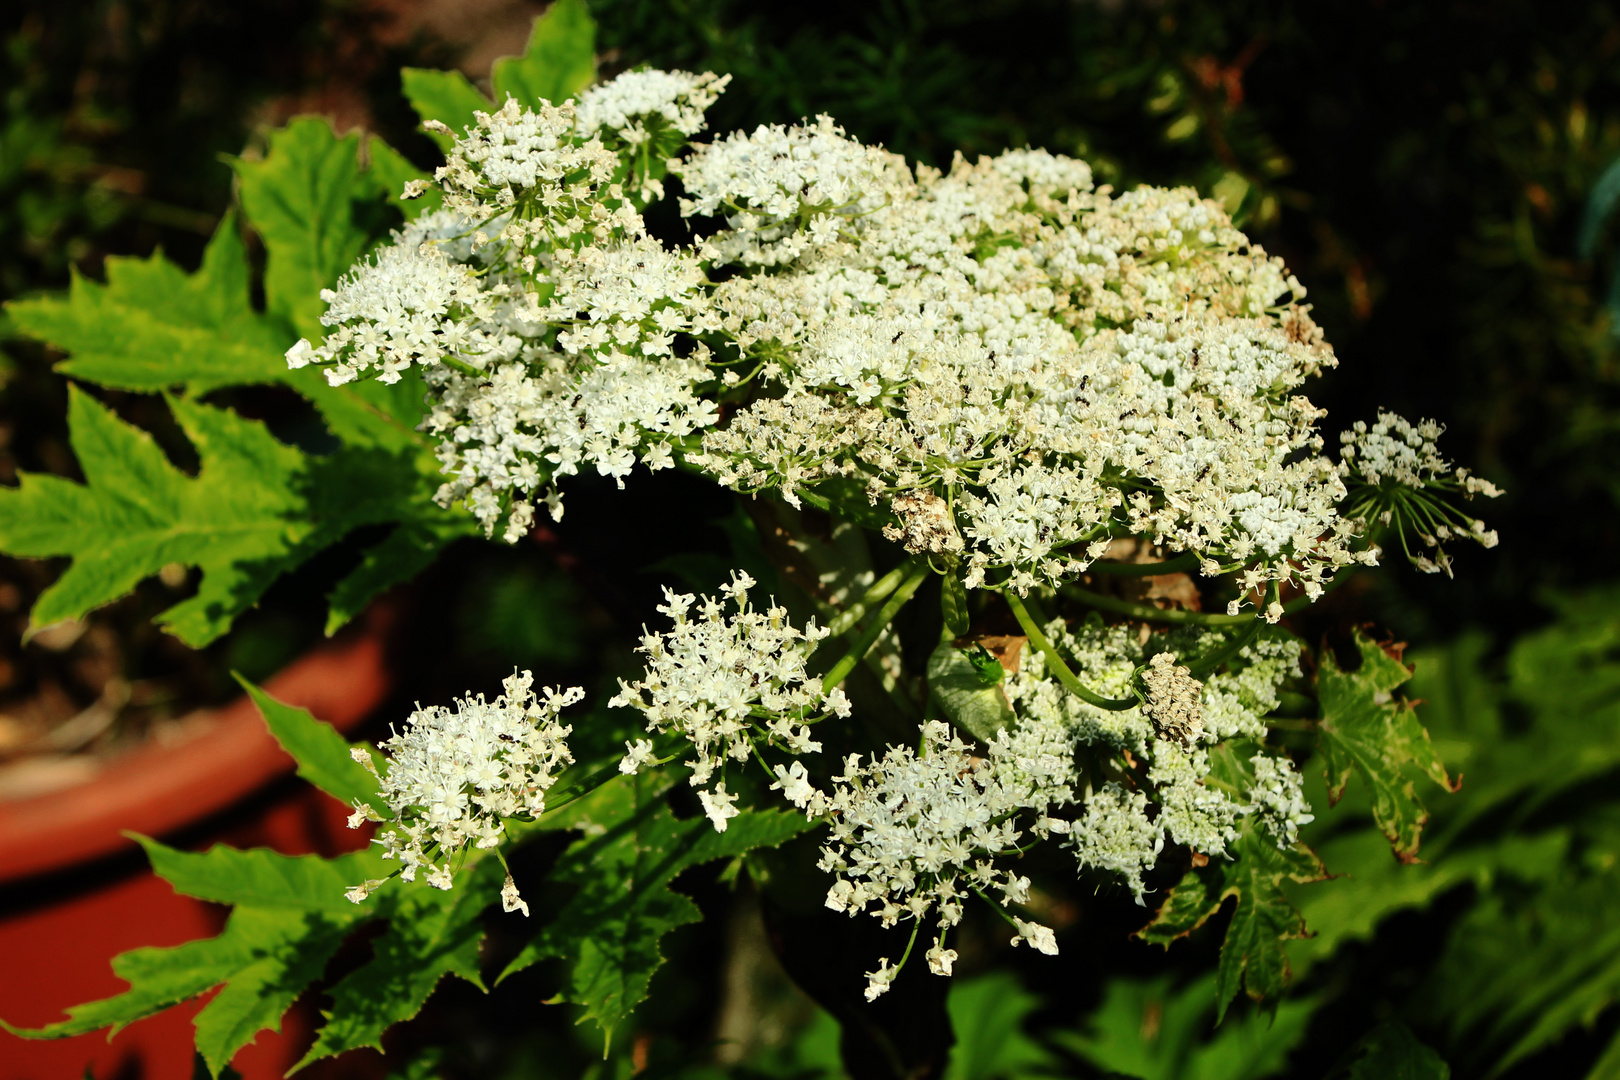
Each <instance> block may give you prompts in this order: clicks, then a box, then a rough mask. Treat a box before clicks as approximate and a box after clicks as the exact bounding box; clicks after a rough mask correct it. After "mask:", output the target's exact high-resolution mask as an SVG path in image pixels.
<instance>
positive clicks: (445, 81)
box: [399, 68, 495, 152]
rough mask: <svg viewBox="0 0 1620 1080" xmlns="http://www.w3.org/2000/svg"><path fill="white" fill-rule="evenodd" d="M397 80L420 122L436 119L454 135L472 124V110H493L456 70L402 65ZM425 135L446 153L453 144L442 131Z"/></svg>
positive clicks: (486, 100) (474, 118) (449, 136)
mask: <svg viewBox="0 0 1620 1080" xmlns="http://www.w3.org/2000/svg"><path fill="white" fill-rule="evenodd" d="M399 83H400V89H401V90H403V91H404V93H405V98H406V100H407V101H409V102H410V103H411V108H413V109H415V110H416V115H417V116H420V117H421V118H422V121H423V122H424V123H426V122H427V121H429V120H437V121H438V122H439V123H441V124H443V125H445V126H446V127H448V128H449V129H450V130H451V131H453V132H455V133H457V134H460V133H462V132H465V131H466V130H467V128H469V127H471V126H472V125H473V124H474V123H476V121H477V118H476V117H475V116H473V113H475V112H494V111H495V104H494V103H493V102H491V101H490V100H489V98H487V97H485V96H484V95H483V94H482V93H480V92H479V90H478V88H477V87H476V86H474V85H473V84H472V83H470V82H468V81H467V76H465V75H463V74H462V73H461V72H459V71H435V70H433V69H431V68H404V69H402V70H401V71H400V73H399ZM428 137H429V138H431V139H432V140H433V141H434V142H436V143H438V144H439V149H440V150H444V151H446V152H448V151H449V149H450V147H451V146H453V145H455V138H454V136H452V135H447V134H445V133H444V132H442V131H430V132H428Z"/></svg>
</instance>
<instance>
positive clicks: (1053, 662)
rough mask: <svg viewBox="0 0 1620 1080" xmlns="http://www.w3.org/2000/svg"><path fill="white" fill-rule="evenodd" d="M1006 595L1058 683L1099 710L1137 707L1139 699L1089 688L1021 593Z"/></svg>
mask: <svg viewBox="0 0 1620 1080" xmlns="http://www.w3.org/2000/svg"><path fill="white" fill-rule="evenodd" d="M1002 596H1004V597H1005V598H1006V600H1007V606H1008V607H1010V608H1012V613H1013V618H1015V619H1017V620H1018V625H1019V626H1021V627H1023V628H1024V636H1025V637H1027V638H1029V643H1030V644H1031V645H1033V646H1035V648H1036V649H1037V650H1038V651H1039V652H1040V654H1041V655H1042V656H1044V657H1046V666H1047V667H1049V668H1051V669H1052V674H1054V675H1056V676H1057V678H1058V682H1060V683H1062V684H1063V686H1064V688H1065V689H1067V690H1068V691H1069V693H1071V694H1073V695H1074V696H1075V697H1078V698H1079V699H1080V700H1081V701H1084V702H1086V703H1088V704H1091V705H1095V706H1096V707H1097V708H1099V709H1107V710H1109V711H1110V712H1123V711H1125V710H1126V709H1134V708H1136V706H1137V701H1136V699H1135V698H1105V697H1103V696H1102V695H1101V694H1098V693H1094V692H1093V691H1091V690H1088V689H1086V687H1085V686H1084V685H1083V684H1082V683H1081V682H1080V679H1079V678H1078V677H1077V676H1076V675H1075V673H1074V672H1072V671H1070V670H1069V665H1068V664H1065V663H1064V662H1063V657H1061V656H1059V655H1058V652H1057V650H1056V649H1055V648H1053V647H1052V642H1051V641H1049V640H1048V639H1047V637H1046V635H1045V634H1044V633H1042V632H1041V628H1040V627H1039V626H1037V625H1036V624H1035V620H1034V619H1032V618H1030V617H1029V609H1027V608H1026V607H1024V602H1023V601H1022V600H1020V599H1019V598H1018V594H1017V593H1015V592H1011V591H1008V592H1005V593H1002Z"/></svg>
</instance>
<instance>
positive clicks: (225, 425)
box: [0, 387, 449, 647]
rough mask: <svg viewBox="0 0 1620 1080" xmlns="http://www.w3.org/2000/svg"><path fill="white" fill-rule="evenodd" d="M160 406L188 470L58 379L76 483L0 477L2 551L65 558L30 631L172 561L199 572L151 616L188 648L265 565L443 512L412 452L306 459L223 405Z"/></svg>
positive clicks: (243, 604)
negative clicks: (195, 463) (182, 443)
mask: <svg viewBox="0 0 1620 1080" xmlns="http://www.w3.org/2000/svg"><path fill="white" fill-rule="evenodd" d="M169 405H170V408H171V409H172V410H173V412H174V415H175V419H176V420H177V421H179V424H180V427H181V430H182V431H184V432H185V434H186V436H187V437H188V438H189V439H190V440H191V442H192V445H193V446H194V447H195V449H196V451H197V456H198V459H199V461H200V463H201V464H200V468H199V470H198V473H197V475H196V476H195V477H190V476H187V475H186V474H185V473H183V472H181V471H180V470H179V469H177V468H175V467H174V466H173V465H172V464H171V463H170V462H169V461H168V459H167V458H165V457H164V455H163V452H162V451H161V450H160V449H159V448H158V446H157V444H156V443H154V442H153V441H152V438H151V436H150V435H148V434H147V433H146V432H144V431H141V430H140V429H138V428H135V427H132V426H130V425H128V424H126V423H124V422H123V421H122V420H120V419H119V418H118V417H117V416H116V415H114V414H113V412H112V411H111V410H110V409H108V408H106V407H105V406H103V405H101V404H100V403H99V402H97V401H96V400H95V399H94V398H92V397H90V396H89V395H88V394H85V393H84V392H82V391H80V390H79V389H77V388H76V387H70V389H69V394H68V422H69V429H70V437H71V442H72V445H73V450H74V452H75V454H77V456H78V459H79V467H80V469H81V470H82V471H83V473H84V476H85V480H86V483H84V484H76V483H73V482H71V481H69V480H65V479H63V478H61V477H57V476H47V475H36V474H23V475H22V476H20V478H19V479H20V482H19V485H18V487H16V488H14V489H0V550H4V551H5V552H6V553H8V554H11V555H18V556H23V557H27V558H48V557H52V556H58V555H68V556H72V558H73V562H72V564H71V565H70V566H69V567H68V569H67V571H66V573H64V574H63V575H62V576H61V578H59V579H58V580H57V582H56V583H55V584H54V585H52V586H51V587H50V588H49V589H47V590H46V591H45V593H44V594H43V595H42V596H41V597H40V598H39V601H38V603H37V604H36V605H35V607H34V610H33V612H32V615H31V630H30V633H32V632H33V631H34V630H37V629H39V628H40V627H43V626H48V625H50V624H52V623H55V622H58V621H60V620H62V619H68V618H78V617H80V616H82V615H84V614H85V613H86V612H88V611H90V610H92V609H93V608H96V607H100V606H101V605H103V604H107V603H110V602H112V601H113V600H116V599H118V598H119V597H121V596H124V595H126V594H128V593H129V591H130V590H131V589H132V588H134V586H135V585H136V584H137V583H138V582H140V581H141V580H142V579H143V578H145V577H148V576H150V575H152V574H155V573H157V572H158V571H159V570H161V569H162V568H163V567H164V566H166V565H168V564H169V563H180V564H182V565H186V566H197V567H201V568H202V570H203V577H202V581H201V584H200V586H199V588H198V591H197V594H196V595H195V596H193V597H191V598H190V599H188V600H184V601H182V602H181V603H179V604H177V605H175V606H174V607H172V608H170V609H169V610H168V611H167V612H165V613H164V614H163V615H161V616H159V618H158V620H157V621H158V622H159V623H161V624H163V625H165V626H167V627H168V629H169V630H170V632H171V633H173V634H174V635H175V636H176V637H178V638H180V639H181V640H182V641H184V642H186V643H187V644H189V645H192V646H194V647H200V646H203V645H206V644H208V643H209V642H210V641H213V640H214V639H215V638H217V637H219V636H220V635H221V634H223V633H224V632H225V631H226V630H228V629H229V628H230V624H231V622H232V620H233V619H234V618H235V617H236V616H237V615H238V614H239V613H241V612H242V611H244V610H246V609H247V608H249V607H251V606H252V605H253V604H255V603H256V602H257V601H258V599H259V597H260V595H262V594H263V592H264V590H265V589H266V588H268V587H269V585H270V583H271V582H272V581H274V580H275V578H276V577H277V576H279V575H280V574H281V573H283V572H285V571H287V570H290V569H292V568H294V567H296V566H298V565H299V564H301V563H302V562H303V561H304V560H305V559H307V558H309V557H310V556H311V555H313V554H314V553H315V552H316V551H318V550H320V549H321V548H324V547H326V546H327V545H329V544H331V543H334V542H335V541H337V540H338V539H340V538H341V537H343V536H344V535H345V534H346V533H348V532H349V531H350V530H351V529H353V528H355V527H357V526H360V525H365V524H372V523H377V522H386V521H391V520H397V519H399V518H401V517H404V518H406V519H407V520H409V519H411V518H412V517H413V516H414V515H416V514H417V513H420V514H422V515H423V517H426V518H427V519H428V520H434V521H442V520H443V518H444V512H443V511H440V510H439V509H438V508H437V507H434V506H433V505H432V504H431V502H430V501H429V500H430V495H429V493H428V491H427V490H426V489H427V487H428V486H429V484H430V481H429V480H428V479H427V478H426V477H425V476H424V475H423V474H422V472H421V470H420V469H419V468H418V466H417V463H416V461H415V459H414V456H413V455H414V453H415V451H414V450H412V451H407V452H394V453H390V452H388V451H386V450H383V449H380V448H378V449H348V450H344V451H341V452H339V453H337V454H332V455H327V456H325V457H320V458H310V457H307V456H306V455H304V454H303V453H302V452H301V451H299V450H296V449H294V448H293V447H290V446H287V445H285V444H283V443H281V442H278V441H277V440H276V439H275V438H274V437H273V436H272V435H271V434H270V433H269V432H268V431H267V430H266V429H265V427H264V425H262V424H260V423H258V422H256V421H251V420H244V419H242V418H241V417H239V416H237V415H236V414H235V413H233V412H230V411H228V410H225V409H215V408H211V407H209V406H205V405H199V404H196V403H194V402H191V401H188V400H186V399H183V398H171V399H170V400H169ZM448 531H449V530H446V529H444V528H442V527H441V528H440V529H439V531H438V532H436V533H432V534H431V535H433V536H439V537H443V536H445V535H446V534H447V532H448ZM350 602H352V597H351V598H350Z"/></svg>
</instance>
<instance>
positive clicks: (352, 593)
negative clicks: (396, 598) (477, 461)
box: [326, 507, 483, 635]
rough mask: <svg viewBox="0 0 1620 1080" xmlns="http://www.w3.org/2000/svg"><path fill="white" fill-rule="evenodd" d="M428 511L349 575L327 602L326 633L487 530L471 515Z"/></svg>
mask: <svg viewBox="0 0 1620 1080" xmlns="http://www.w3.org/2000/svg"><path fill="white" fill-rule="evenodd" d="M435 509H437V508H436V507H424V508H423V512H422V514H421V516H420V517H417V518H415V519H414V520H410V521H402V522H400V523H399V524H398V525H397V526H395V528H394V531H393V532H391V533H389V534H388V536H387V537H386V538H384V539H383V540H381V541H379V542H378V543H376V544H373V545H372V546H371V547H369V548H367V549H366V553H365V555H364V556H363V557H362V558H361V559H360V564H359V565H358V566H356V567H355V568H354V569H353V570H351V571H349V572H348V573H347V574H346V575H344V577H343V578H342V580H340V581H339V582H338V583H337V585H336V586H335V587H334V588H333V589H332V593H331V595H330V596H329V597H327V601H328V604H329V605H330V606H329V609H328V611H327V615H326V633H327V634H328V635H331V634H334V633H336V632H337V631H338V629H339V628H341V627H342V626H343V625H344V624H345V623H347V622H348V621H349V620H350V619H352V618H354V617H355V616H356V615H358V614H359V613H360V612H361V611H363V610H364V609H365V606H366V605H367V604H368V603H370V602H371V601H372V599H373V598H375V597H376V596H377V595H379V594H380V593H382V592H384V591H386V590H388V589H390V588H392V587H393V586H395V585H398V584H400V583H401V582H404V581H409V580H410V579H411V578H413V577H415V576H416V575H417V574H419V573H420V572H421V571H423V570H425V569H427V568H428V567H429V566H430V565H432V563H433V560H435V559H437V558H438V557H439V552H441V551H443V550H444V548H445V546H446V545H448V544H451V543H454V542H455V541H456V540H459V539H461V538H462V537H464V536H481V535H482V534H483V530H482V529H480V528H479V526H478V521H477V519H476V518H474V517H473V516H472V515H471V514H466V513H458V512H453V511H444V512H442V513H440V514H438V515H437V516H435V515H434V514H433V510H435Z"/></svg>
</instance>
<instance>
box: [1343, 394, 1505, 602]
mask: <svg viewBox="0 0 1620 1080" xmlns="http://www.w3.org/2000/svg"><path fill="white" fill-rule="evenodd" d="M1444 431H1445V428H1444V427H1442V426H1441V425H1440V424H1437V423H1435V422H1434V421H1433V420H1423V421H1420V422H1419V423H1416V424H1413V423H1412V422H1411V421H1409V420H1406V419H1405V418H1403V417H1401V416H1398V415H1396V414H1395V413H1392V412H1388V411H1385V410H1379V413H1378V419H1377V421H1376V422H1374V423H1373V424H1372V425H1371V426H1368V424H1367V423H1366V422H1365V421H1361V420H1358V421H1356V423H1355V424H1354V425H1353V426H1352V427H1351V429H1350V430H1349V431H1345V432H1342V433H1341V434H1340V435H1339V441H1340V444H1341V445H1340V453H1339V456H1340V458H1341V461H1340V464H1339V472H1340V474H1341V475H1342V476H1343V477H1345V479H1346V480H1347V481H1348V482H1349V483H1350V484H1351V485H1352V488H1353V490H1352V492H1351V496H1350V500H1349V506H1348V508H1347V511H1346V512H1347V514H1349V515H1353V516H1356V517H1360V518H1363V519H1364V520H1368V521H1370V522H1374V523H1376V524H1377V525H1380V526H1384V527H1387V528H1393V529H1394V530H1395V532H1396V534H1397V535H1398V537H1399V538H1400V542H1401V547H1402V549H1403V550H1404V551H1405V553H1406V556H1407V558H1408V559H1410V560H1411V561H1412V563H1413V564H1414V565H1416V566H1417V568H1418V569H1419V570H1422V571H1423V572H1424V573H1429V574H1434V573H1441V572H1444V573H1445V574H1446V575H1447V576H1449V575H1450V574H1451V558H1450V556H1449V555H1447V554H1446V551H1445V548H1444V547H1442V546H1441V545H1442V544H1444V543H1445V542H1446V541H1448V540H1452V539H1467V540H1473V541H1474V542H1476V543H1478V544H1480V545H1482V546H1484V547H1487V548H1492V547H1495V546H1496V531H1495V530H1494V529H1487V528H1485V523H1484V522H1483V521H1481V520H1479V519H1478V518H1475V517H1470V516H1469V515H1467V514H1465V513H1463V512H1462V511H1461V510H1459V509H1458V508H1457V507H1455V506H1452V505H1450V504H1449V503H1448V502H1446V501H1445V500H1446V497H1447V496H1451V495H1460V496H1462V498H1464V499H1472V498H1473V497H1474V496H1475V495H1484V496H1486V497H1487V498H1492V499H1494V498H1495V497H1496V496H1498V495H1500V494H1501V493H1502V492H1501V491H1500V490H1499V489H1498V488H1497V487H1496V485H1495V484H1492V483H1491V482H1490V481H1489V480H1483V479H1481V478H1480V477H1477V476H1474V475H1472V474H1471V473H1470V472H1469V471H1468V470H1467V469H1465V468H1462V467H1460V466H1453V465H1452V464H1451V463H1450V462H1449V461H1447V460H1446V459H1445V458H1444V457H1443V456H1441V454H1440V450H1439V447H1438V446H1437V445H1436V442H1437V440H1438V439H1439V438H1440V435H1441V434H1442V433H1443V432H1444ZM1409 533H1410V534H1411V535H1410V536H1409V535H1408V534H1409ZM1411 539H1416V540H1418V541H1420V543H1421V545H1422V547H1423V548H1425V549H1428V552H1429V553H1414V552H1413V551H1412V549H1411V545H1410V540H1411Z"/></svg>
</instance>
